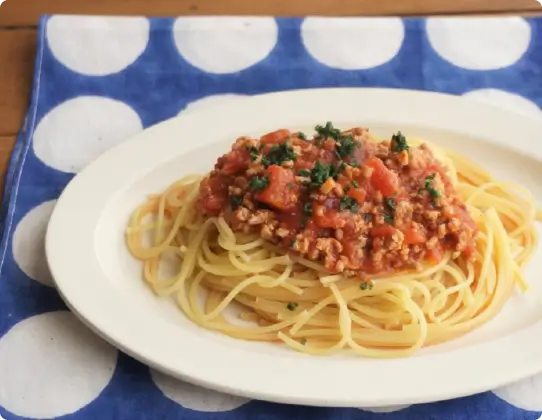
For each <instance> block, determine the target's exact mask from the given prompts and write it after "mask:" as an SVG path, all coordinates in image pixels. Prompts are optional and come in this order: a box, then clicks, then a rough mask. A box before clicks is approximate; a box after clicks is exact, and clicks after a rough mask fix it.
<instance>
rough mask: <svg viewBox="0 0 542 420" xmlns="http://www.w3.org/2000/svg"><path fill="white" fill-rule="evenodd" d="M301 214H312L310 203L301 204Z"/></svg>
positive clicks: (308, 215) (309, 215)
mask: <svg viewBox="0 0 542 420" xmlns="http://www.w3.org/2000/svg"><path fill="white" fill-rule="evenodd" d="M303 214H304V215H305V216H307V217H311V216H312V204H311V203H305V205H304V206H303Z"/></svg>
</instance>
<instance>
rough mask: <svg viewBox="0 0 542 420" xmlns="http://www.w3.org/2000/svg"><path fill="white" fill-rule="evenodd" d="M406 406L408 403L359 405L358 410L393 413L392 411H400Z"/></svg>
mask: <svg viewBox="0 0 542 420" xmlns="http://www.w3.org/2000/svg"><path fill="white" fill-rule="evenodd" d="M408 407H410V405H390V406H387V407H372V408H368V407H364V408H361V407H360V408H359V410H362V411H370V412H371V413H393V412H394V411H401V410H404V409H405V408H408Z"/></svg>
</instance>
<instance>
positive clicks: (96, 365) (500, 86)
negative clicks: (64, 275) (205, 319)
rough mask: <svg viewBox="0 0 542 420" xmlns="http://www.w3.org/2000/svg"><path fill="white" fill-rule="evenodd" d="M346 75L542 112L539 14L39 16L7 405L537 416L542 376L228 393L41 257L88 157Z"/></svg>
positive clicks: (4, 358)
mask: <svg viewBox="0 0 542 420" xmlns="http://www.w3.org/2000/svg"><path fill="white" fill-rule="evenodd" d="M336 86H370V87H390V88H408V89H422V90H430V91H439V92H446V93H451V94H456V95H464V96H465V97H467V98H468V100H473V101H486V102H490V103H492V104H495V105H497V106H502V107H505V108H508V109H511V110H513V111H514V112H519V113H525V114H528V115H531V116H533V117H535V118H540V117H541V116H542V113H541V111H540V108H539V106H540V105H542V20H537V19H523V18H519V17H506V18H504V17H503V18H491V19H483V18H453V19H449V18H430V19H400V18H317V17H310V18H306V19H298V18H295V19H294V18H292V19H274V18H272V17H259V18H254V17H183V18H178V19H175V18H160V19H147V18H143V17H130V18H127V17H97V16H96V17H81V16H46V17H43V18H42V19H41V21H40V25H39V43H38V53H37V57H36V70H35V77H34V85H33V93H32V100H31V105H30V107H29V110H28V113H27V117H26V119H25V122H24V126H23V128H22V130H21V132H20V135H19V137H18V140H17V143H16V146H15V150H14V152H13V156H12V158H11V163H10V166H9V172H8V174H7V179H6V187H5V192H4V201H3V205H2V216H1V217H2V219H1V224H0V225H1V229H2V242H1V250H0V308H1V309H0V416H1V417H3V418H4V419H6V420H15V419H35V418H37V419H45V418H47V419H50V418H57V419H65V420H148V419H183V420H202V419H213V420H234V419H235V420H296V419H298V420H302V419H303V420H305V419H311V420H323V419H331V420H435V419H439V420H472V419H480V420H490V419H491V420H496V419H498V420H535V419H540V418H541V414H542V376H538V377H533V378H530V379H528V380H524V381H521V382H519V383H515V384H511V385H508V386H505V387H503V388H500V389H496V390H493V391H489V392H485V393H483V394H479V395H475V396H471V397H467V398H460V399H456V400H451V401H443V402H437V403H432V404H420V405H411V406H395V407H382V408H378V409H375V408H363V407H352V408H317V407H303V406H296V405H282V404H275V403H268V402H262V401H252V400H249V399H246V398H241V397H233V396H229V395H225V394H221V393H217V392H213V391H209V390H206V389H202V388H199V387H195V386H192V385H189V384H186V383H182V382H179V381H177V380H174V379H171V378H169V377H167V376H165V375H163V374H161V373H159V372H156V371H154V370H152V369H150V368H148V367H147V366H144V365H142V364H140V363H139V362H137V361H135V360H133V359H131V358H130V357H128V356H126V355H124V354H122V353H120V352H119V351H118V350H116V349H115V348H114V347H112V346H110V345H109V344H107V343H105V342H104V341H102V340H101V339H99V338H98V337H97V336H95V335H94V334H93V333H91V332H90V331H89V330H88V329H87V328H85V327H84V326H83V325H82V324H81V323H80V322H79V321H78V320H77V319H76V318H75V317H74V316H73V315H72V314H71V313H70V312H69V311H68V310H67V308H66V306H65V305H64V303H63V302H62V300H61V299H60V297H59V295H58V293H57V292H56V290H55V289H54V287H53V282H52V279H51V275H50V273H49V271H48V268H47V264H46V262H45V255H44V235H45V230H46V224H47V221H48V218H49V216H50V214H51V211H52V209H53V207H54V205H55V200H56V199H57V198H58V196H59V194H60V193H61V192H62V189H63V188H64V187H65V185H66V184H67V183H68V182H69V181H70V180H71V179H72V177H73V176H74V175H75V174H76V173H78V172H79V171H81V170H82V169H83V168H84V167H85V166H86V165H87V164H88V163H89V162H90V161H92V160H93V159H95V158H96V157H98V156H99V155H100V154H102V153H103V152H105V151H106V150H107V149H109V148H110V147H112V146H114V145H115V144H118V143H119V142H121V141H123V140H125V139H127V138H129V137H131V136H132V135H134V134H136V133H138V132H140V131H141V130H143V129H145V128H146V127H149V126H151V125H153V124H155V123H158V122H160V121H163V120H165V119H168V118H171V117H174V116H176V115H178V114H179V113H183V112H186V111H187V110H191V109H198V108H205V107H208V106H211V105H213V104H217V103H227V102H231V101H237V100H242V98H243V97H245V96H247V95H255V94H259V93H265V92H272V91H282V90H289V89H303V88H316V87H336ZM541 357H542V356H541ZM503 363H506V361H503ZM495 368H496V369H498V366H496V367H495Z"/></svg>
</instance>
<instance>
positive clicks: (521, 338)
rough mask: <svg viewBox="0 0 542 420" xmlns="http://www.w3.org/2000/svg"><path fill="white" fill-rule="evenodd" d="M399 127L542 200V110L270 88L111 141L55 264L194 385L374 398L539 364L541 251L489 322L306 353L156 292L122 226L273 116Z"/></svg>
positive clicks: (146, 351) (334, 398)
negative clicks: (366, 346) (375, 351)
mask: <svg viewBox="0 0 542 420" xmlns="http://www.w3.org/2000/svg"><path fill="white" fill-rule="evenodd" d="M329 120H331V121H333V122H334V123H335V124H336V126H338V127H343V128H346V127H351V126H359V125H364V126H369V127H370V128H371V129H372V130H373V131H374V132H376V133H377V134H380V135H388V136H389V135H390V134H391V133H392V132H394V131H396V130H398V129H400V130H402V131H403V132H405V133H406V134H407V135H414V136H421V137H425V138H427V139H430V140H432V141H434V142H435V143H437V144H440V145H442V146H444V147H447V148H451V149H454V150H457V151H460V152H461V153H463V154H466V155H468V156H470V157H471V158H472V159H474V160H475V161H477V162H479V163H481V164H483V165H484V166H485V167H487V168H488V169H490V170H491V171H492V172H493V173H494V174H495V175H497V176H498V177H500V178H503V179H507V180H512V181H516V182H519V183H521V184H523V185H525V186H526V187H528V188H529V189H530V190H531V191H532V192H533V193H534V195H535V197H536V198H537V200H538V201H539V202H541V201H542V183H541V182H540V180H541V179H542V165H541V164H540V162H541V160H542V142H541V139H540V137H541V136H542V121H538V120H535V119H529V118H526V117H522V116H520V115H518V114H514V113H510V112H506V111H504V110H501V109H497V108H493V107H490V106H487V105H481V104H477V103H475V102H471V101H468V100H465V99H460V98H458V97H452V96H447V95H441V94H434V93H422V92H413V91H401V90H385V89H384V90H381V89H327V90H305V91H292V92H285V93H274V94H268V95H262V96H256V97H252V98H248V99H242V100H237V101H233V102H232V103H231V104H228V105H227V106H220V107H215V108H211V109H207V110H203V111H194V112H189V113H186V114H185V115H183V116H181V117H179V118H175V119H172V120H169V121H166V122H164V123H161V124H158V125H156V126H154V127H152V128H150V129H148V130H145V131H144V132H142V133H141V134H139V135H137V136H136V137H134V138H132V139H131V140H129V141H127V142H125V143H123V144H122V145H120V146H118V147H116V148H115V149H113V150H111V151H109V152H107V153H105V154H104V155H103V156H101V157H100V158H99V159H98V160H96V161H95V162H94V163H92V164H91V165H89V166H88V167H87V168H86V169H85V170H84V171H83V172H82V173H81V174H79V175H78V176H77V177H75V179H74V180H73V181H72V182H71V183H70V184H69V185H68V187H67V188H66V189H65V191H64V193H63V194H62V196H61V197H60V199H59V200H58V203H57V205H56V208H55V210H54V212H53V215H52V218H51V221H50V224H49V229H48V232H47V240H46V242H47V243H46V249H47V257H48V261H49V264H50V267H51V271H52V273H53V276H54V278H55V281H56V284H57V286H58V289H59V291H60V293H61V294H62V296H63V298H64V299H65V301H66V302H67V304H68V305H69V307H70V308H71V309H72V310H73V312H74V313H75V314H76V315H78V316H79V317H80V318H81V319H82V320H83V321H84V322H85V323H86V324H87V325H89V326H90V327H91V328H93V329H94V331H96V332H97V333H98V334H100V335H101V336H102V337H104V338H105V339H106V340H108V341H110V342H111V343H113V344H114V345H116V346H117V347H119V348H120V349H122V350H123V351H125V352H127V353H128V354H130V355H132V356H133V357H135V358H137V359H139V360H141V361H142V362H144V363H146V364H149V365H151V366H153V367H155V368H157V369H159V370H162V371H164V372H166V373H169V374H171V375H173V376H176V377H179V378H181V379H184V380H187V381H190V382H194V383H196V384H199V385H203V386H206V387H210V388H214V389H218V390H221V391H224V392H228V393H232V394H238V395H243V396H248V397H252V398H257V399H264V400H272V401H279V402H287V403H298V404H309V405H328V406H365V407H377V406H383V405H396V404H411V403H420V402H428V401H435V400H441V399H448V398H452V397H459V396H463V395H468V394H473V393H476V392H480V391H485V390H488V389H492V388H495V387H497V386H501V385H504V384H505V383H508V382H511V381H515V380H519V379H521V378H524V377H526V376H528V375H531V374H535V373H538V372H540V371H542V357H541V355H540V349H541V348H542V322H541V320H542V284H541V281H540V274H541V273H542V254H541V253H540V252H539V253H538V255H536V256H535V258H534V261H533V263H531V265H530V266H529V267H528V273H527V279H528V280H529V282H530V283H531V285H532V291H531V292H530V293H529V294H528V295H524V296H523V295H520V294H519V293H518V294H517V295H515V296H513V298H512V299H511V300H510V301H509V302H508V303H507V305H506V307H505V308H504V310H503V311H502V312H501V313H500V314H499V316H498V317H497V318H495V319H494V320H493V321H492V322H490V323H489V324H487V325H486V326H484V327H483V328H481V329H479V330H477V331H475V332H473V333H471V334H469V335H467V336H465V337H463V338H461V339H458V340H455V341H452V342H450V343H447V344H443V345H438V346H435V347H431V348H428V349H424V350H422V351H421V352H419V353H418V354H416V355H415V356H413V357H410V358H406V359H395V360H374V359H364V358H358V357H354V356H350V355H345V354H340V355H335V356H325V357H317V356H308V355H304V354H299V353H296V352H294V351H292V350H289V349H287V348H286V347H285V346H280V345H276V344H264V343H252V342H244V341H241V340H235V339H232V338H229V337H226V336H223V335H220V334H218V333H214V332H210V331H206V330H203V329H201V328H199V327H197V326H195V325H194V324H192V323H191V322H190V321H188V320H187V319H186V318H185V317H184V316H183V315H182V313H181V312H180V311H179V310H178V309H177V308H176V307H175V306H174V305H173V304H172V303H171V302H169V301H167V300H164V299H158V298H156V297H155V296H154V295H153V293H151V291H150V290H149V289H147V287H146V286H145V285H144V283H143V281H142V280H141V268H140V265H139V263H138V262H137V261H135V260H134V259H132V258H131V257H130V255H129V254H128V252H127V250H126V248H125V244H124V234H123V231H124V228H125V225H126V222H127V219H128V216H129V214H130V212H131V211H132V210H133V209H134V208H135V207H136V206H137V205H138V204H139V203H140V202H141V201H142V200H143V199H144V198H145V196H146V195H147V194H149V193H154V192H157V191H161V190H162V189H163V188H165V187H166V186H167V185H169V184H170V183H171V182H172V181H174V180H176V179H177V178H179V177H181V176H182V175H184V174H187V173H194V172H200V173H203V172H207V171H209V170H210V169H211V168H212V166H213V164H214V162H215V160H216V158H217V157H218V156H219V155H220V154H221V153H224V152H225V151H227V150H228V149H229V147H230V144H231V143H232V142H233V141H234V139H235V138H237V137H238V136H239V135H258V134H263V133H265V132H268V131H272V130H274V129H276V128H278V127H288V128H299V129H303V130H306V131H309V130H311V127H314V125H315V124H318V123H323V122H326V121H329Z"/></svg>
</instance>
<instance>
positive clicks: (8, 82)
mask: <svg viewBox="0 0 542 420" xmlns="http://www.w3.org/2000/svg"><path fill="white" fill-rule="evenodd" d="M538 13H542V7H541V6H540V4H539V3H538V2H537V1H536V0H256V1H248V0H91V1H85V0H6V1H5V2H4V3H3V4H2V6H1V7H0V182H1V184H0V186H2V185H3V179H4V173H5V170H6V168H7V163H8V161H9V156H10V154H11V150H12V148H13V144H14V141H15V136H16V134H17V132H18V130H19V128H20V126H21V124H22V121H23V118H24V114H25V111H26V107H27V105H28V100H29V96H30V89H31V84H32V77H33V71H34V57H35V49H36V36H37V31H36V26H37V23H38V19H39V16H40V15H43V14H95V15H96V14H100V15H147V16H177V15H186V14H194V15H273V16H304V15H326V16H329V15H332V16H357V15H403V16H415V15H442V14H444V15H448V14H461V15H464V14H499V15H502V14H521V15H532V14H538Z"/></svg>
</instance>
